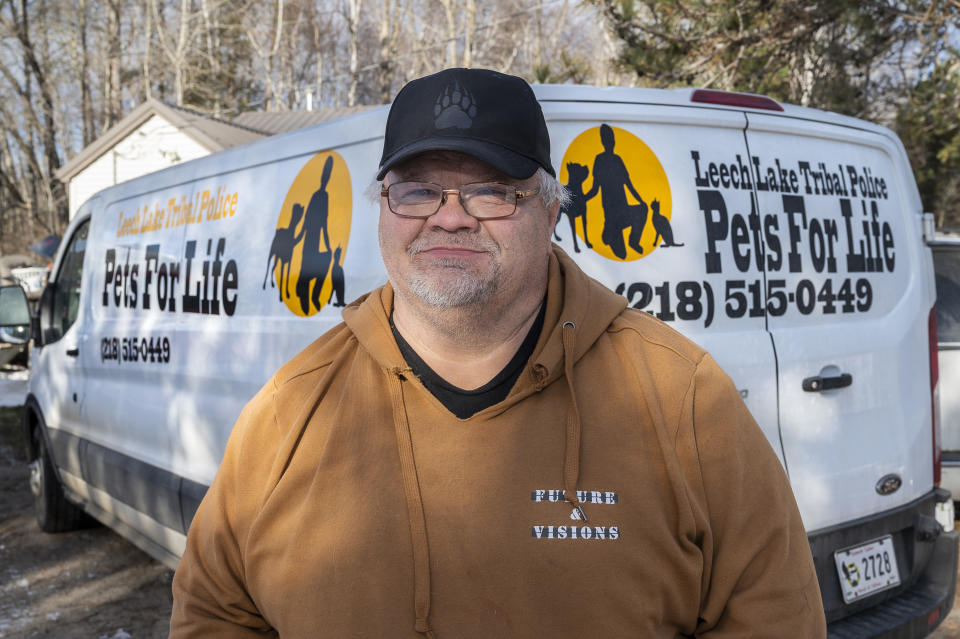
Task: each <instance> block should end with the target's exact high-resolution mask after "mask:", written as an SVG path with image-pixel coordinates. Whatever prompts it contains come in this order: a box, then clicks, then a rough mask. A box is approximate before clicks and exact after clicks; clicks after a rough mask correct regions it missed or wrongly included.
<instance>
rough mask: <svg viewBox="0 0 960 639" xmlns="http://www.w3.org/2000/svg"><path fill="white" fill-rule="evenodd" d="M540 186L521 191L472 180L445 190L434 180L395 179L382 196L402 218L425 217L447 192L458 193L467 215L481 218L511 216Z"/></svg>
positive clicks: (498, 184)
mask: <svg viewBox="0 0 960 639" xmlns="http://www.w3.org/2000/svg"><path fill="white" fill-rule="evenodd" d="M539 192H540V189H533V190H531V191H520V190H519V189H517V188H516V187H515V186H510V185H509V184H500V183H498V182H473V183H471V184H464V185H462V186H461V187H460V188H459V189H445V188H443V187H442V186H440V185H439V184H433V183H432V182H395V183H393V184H391V185H390V186H383V187H381V188H380V197H386V198H387V206H389V207H390V210H391V211H392V212H393V213H394V214H396V215H399V216H400V217H413V218H426V217H430V216H431V215H433V214H434V213H436V212H437V211H439V210H440V207H441V206H443V203H444V202H446V201H447V195H448V194H450V193H456V194H457V196H458V198H459V199H460V204H461V205H462V206H463V209H464V210H465V211H466V212H467V214H468V215H471V216H472V217H475V218H477V219H479V220H495V219H497V218H501V217H510V216H511V215H513V214H514V212H515V211H516V210H517V201H518V200H522V199H523V198H525V197H530V196H531V195H536V194H537V193H539Z"/></svg>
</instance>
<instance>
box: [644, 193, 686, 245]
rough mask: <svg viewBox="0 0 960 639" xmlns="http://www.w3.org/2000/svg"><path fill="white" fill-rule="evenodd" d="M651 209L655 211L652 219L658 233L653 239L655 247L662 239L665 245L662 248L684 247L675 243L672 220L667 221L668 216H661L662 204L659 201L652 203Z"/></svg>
mask: <svg viewBox="0 0 960 639" xmlns="http://www.w3.org/2000/svg"><path fill="white" fill-rule="evenodd" d="M650 209H651V210H652V211H653V218H652V219H651V221H652V222H653V229H654V230H655V231H656V232H657V236H656V237H655V238H653V245H654V246H656V245H657V242H659V241H660V238H661V237H662V238H663V243H662V244H661V245H660V246H683V244H677V243H676V242H674V241H673V227H671V226H670V220H669V219H667V216H666V215H661V214H660V202H658V201H657V200H654V201H653V202H651V203H650Z"/></svg>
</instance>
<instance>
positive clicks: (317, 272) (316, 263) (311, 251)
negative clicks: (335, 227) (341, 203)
mask: <svg viewBox="0 0 960 639" xmlns="http://www.w3.org/2000/svg"><path fill="white" fill-rule="evenodd" d="M332 172H333V156H330V157H328V158H327V160H326V161H325V162H324V163H323V172H322V173H321V175H320V188H318V189H317V190H316V191H314V193H313V195H312V196H310V202H309V204H307V213H306V216H305V217H304V220H303V254H302V255H303V257H302V259H301V260H300V273H299V274H298V275H297V297H299V298H300V309H301V310H302V311H303V314H304V315H309V314H310V304H311V302H312V303H313V306H314V308H316V309H317V310H319V309H320V306H321V304H320V290H321V289H322V288H323V283H324V281H325V280H326V279H327V271H328V270H329V269H330V258H331V251H330V233H329V231H328V229H327V218H328V216H329V213H330V196H329V194H328V193H327V183H329V182H330V174H331V173H332ZM321 235H322V236H323V241H324V250H323V251H321V250H320V236H321ZM311 285H313V286H312V288H311Z"/></svg>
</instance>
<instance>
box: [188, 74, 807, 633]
mask: <svg viewBox="0 0 960 639" xmlns="http://www.w3.org/2000/svg"><path fill="white" fill-rule="evenodd" d="M377 179H378V180H382V182H383V187H382V190H381V206H380V223H379V238H380V248H381V252H382V255H383V261H384V264H385V266H386V269H387V273H388V276H389V280H390V281H389V283H388V284H387V285H385V286H384V287H382V288H380V289H378V290H375V291H373V292H371V293H369V294H368V295H366V296H364V297H362V298H360V299H359V300H357V301H356V302H354V303H353V304H351V305H349V306H348V307H347V308H346V309H345V310H344V311H343V318H344V323H343V324H341V325H340V326H338V327H337V328H335V329H333V330H332V331H330V332H328V333H327V334H325V335H323V336H322V337H320V338H319V339H318V340H317V341H316V342H314V343H313V344H312V345H311V346H310V347H308V348H307V349H306V350H304V351H303V352H302V353H300V354H299V355H298V356H297V357H295V358H294V359H293V360H291V361H290V362H289V363H287V364H286V365H285V366H284V367H282V368H281V369H280V370H279V371H278V372H277V374H276V375H275V376H274V378H273V379H272V380H271V381H270V382H269V383H268V384H267V385H266V386H265V387H264V388H263V389H262V390H261V391H260V392H259V393H258V394H257V396H256V397H255V398H254V399H253V400H252V401H251V402H250V404H249V405H248V406H247V407H246V408H245V410H244V411H243V414H242V415H241V417H240V419H239V420H238V422H237V424H236V426H235V428H234V431H233V434H232V435H231V438H230V442H229V444H228V446H227V451H226V454H225V457H224V460H223V463H222V465H221V467H220V470H219V472H218V474H217V477H216V479H215V481H214V482H213V485H212V486H211V488H210V490H209V492H208V493H207V496H206V498H205V499H204V500H203V503H202V505H201V506H200V509H199V510H198V511H197V514H196V517H195V518H194V520H193V523H192V525H191V528H190V532H189V535H188V538H187V549H186V553H185V555H184V557H183V560H182V561H181V563H180V567H179V569H178V570H177V574H176V577H175V579H174V585H173V588H174V611H173V618H172V620H171V637H176V638H185V637H197V638H200V637H203V638H210V637H230V638H245V637H265V636H280V637H284V638H299V637H304V638H306V637H311V638H313V637H337V638H341V637H371V638H373V637H377V638H380V637H411V638H415V637H418V636H420V637H422V636H426V637H445V638H447V639H450V638H454V637H456V638H474V637H475V638H481V637H483V638H489V637H534V636H547V637H553V638H565V637H664V638H668V637H669V638H673V637H684V636H695V637H703V638H709V639H719V638H721V637H724V638H726V637H731V638H732V637H738V638H739V637H771V638H773V637H777V638H780V637H791V638H800V639H806V638H815V637H824V636H825V634H826V629H825V624H824V615H823V609H822V605H821V602H820V592H819V588H818V585H817V578H816V574H815V572H814V568H813V562H812V560H811V556H810V550H809V546H808V543H807V539H806V536H805V533H804V530H803V525H802V523H801V520H800V515H799V513H798V511H797V507H796V504H795V502H794V499H793V495H792V492H791V490H790V486H789V484H788V482H787V478H786V476H785V474H784V472H783V469H782V467H781V466H780V464H779V462H778V460H777V458H776V456H775V454H774V453H773V451H772V450H771V449H770V446H769V445H768V443H767V441H766V439H765V437H764V436H763V434H762V432H761V431H760V429H759V428H758V427H757V425H756V423H755V422H754V421H753V419H752V418H751V416H750V414H749V412H748V411H747V409H746V407H745V406H744V404H743V402H742V401H741V399H740V396H739V394H738V393H737V391H736V389H735V388H734V387H733V385H732V383H731V382H730V380H729V379H728V378H727V376H726V375H725V374H724V373H723V372H722V371H721V370H720V369H719V368H718V367H717V365H716V364H715V363H714V362H713V360H712V359H711V358H710V356H709V355H708V354H707V353H705V352H704V351H703V350H702V349H700V348H699V347H697V346H696V345H694V344H692V343H691V342H690V341H688V340H687V339H685V338H683V337H682V336H681V335H679V334H678V333H677V332H675V331H674V330H672V329H671V328H669V327H668V326H666V325H664V324H663V323H661V322H659V321H658V320H656V319H654V318H652V317H651V316H649V315H648V314H646V313H643V312H639V311H635V310H632V309H626V308H625V305H626V304H625V300H624V299H623V298H622V297H620V296H618V295H616V294H614V293H612V292H611V291H609V290H608V289H606V288H604V287H603V286H602V285H600V284H599V283H597V282H595V281H594V280H591V279H590V278H589V277H587V276H586V275H585V274H584V273H583V272H582V271H581V270H580V269H579V268H578V267H577V266H576V264H574V263H573V262H572V261H571V260H570V259H569V258H568V257H567V256H566V255H565V254H564V253H563V252H562V251H561V250H560V249H558V248H556V247H554V246H552V245H551V243H550V237H551V232H552V230H553V226H554V222H555V220H556V217H557V212H558V209H559V206H560V203H561V201H562V199H563V197H564V194H563V191H562V188H560V187H559V186H558V184H557V181H556V178H555V174H554V170H553V168H552V166H551V162H550V149H549V137H548V135H547V130H546V125H545V123H544V120H543V115H542V113H541V111H540V107H539V104H538V103H537V102H536V99H535V98H534V96H533V93H532V91H531V90H530V87H529V86H528V85H527V84H526V83H525V82H524V81H523V80H521V79H519V78H514V77H511V76H506V75H502V74H499V73H494V72H492V71H484V70H466V69H448V70H446V71H442V72H440V73H438V74H435V75H433V76H428V77H425V78H420V79H418V80H414V81H413V82H411V83H410V84H408V85H407V86H406V87H404V89H403V90H402V91H401V92H400V93H399V94H398V95H397V98H396V100H395V101H394V104H393V107H392V108H391V111H390V115H389V118H388V121H387V130H386V135H385V139H384V152H383V158H382V161H381V164H380V170H379V173H378V176H377Z"/></svg>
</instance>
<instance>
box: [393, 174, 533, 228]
mask: <svg viewBox="0 0 960 639" xmlns="http://www.w3.org/2000/svg"><path fill="white" fill-rule="evenodd" d="M404 182H407V183H411V184H431V185H433V186H439V187H440V202H439V203H438V204H437V208H436V209H435V210H434V211H433V213H430V214H429V215H404V214H403V213H397V212H396V211H394V210H393V207H392V206H390V197H389V191H390V187H391V186H394V185H396V184H403V183H404ZM473 184H498V185H500V186H505V187H507V188H512V189H513V190H514V193H515V197H516V200H515V201H514V203H513V210H512V211H510V213H508V214H507V215H495V216H493V217H477V216H476V215H474V214H472V213H471V212H470V211H468V210H467V205H466V204H465V203H464V201H463V196H462V194H461V193H460V189H462V188H463V187H465V186H471V185H473ZM449 193H456V194H457V200H458V201H459V202H460V206H461V207H462V208H463V212H464V213H466V214H467V215H469V216H470V217H472V218H473V219H475V220H479V221H481V222H482V221H485V220H502V219H505V218H508V217H512V216H513V215H514V214H515V213H516V212H517V208H518V205H519V204H520V200H523V199H525V198H529V197H531V196H534V195H537V194H538V193H540V189H539V188H536V189H531V190H529V191H521V190H520V189H518V188H517V187H516V186H515V185H513V184H504V183H503V182H468V183H466V184H461V185H460V188H456V189H445V188H443V185H442V184H437V183H436V182H418V181H416V180H402V181H400V182H394V183H393V184H390V185H386V184H381V185H380V197H385V198H387V208H388V209H390V212H391V213H393V214H394V215H396V216H397V217H403V218H407V219H408V220H425V219H427V218H428V217H433V216H434V215H436V214H437V211H439V210H440V208H441V207H442V206H443V205H444V204H446V202H447V194H449Z"/></svg>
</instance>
